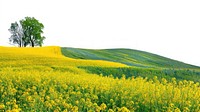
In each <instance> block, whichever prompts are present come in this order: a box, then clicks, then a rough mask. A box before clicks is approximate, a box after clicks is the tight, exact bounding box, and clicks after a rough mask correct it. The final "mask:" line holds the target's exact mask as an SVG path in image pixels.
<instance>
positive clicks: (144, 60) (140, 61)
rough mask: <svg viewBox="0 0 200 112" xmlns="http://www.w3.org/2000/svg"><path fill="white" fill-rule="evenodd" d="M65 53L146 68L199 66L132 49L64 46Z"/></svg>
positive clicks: (75, 56) (72, 56)
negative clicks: (93, 48) (95, 48)
mask: <svg viewBox="0 0 200 112" xmlns="http://www.w3.org/2000/svg"><path fill="white" fill-rule="evenodd" d="M61 50H62V53H63V55H65V56H67V57H71V58H75V59H92V60H107V61H113V62H119V63H123V64H126V65H129V66H136V67H144V68H155V67H159V68H161V67H162V68H199V67H197V66H194V65H189V64H186V63H183V62H179V61H176V60H172V59H169V58H165V57H162V56H159V55H156V54H152V53H148V52H144V51H138V50H132V49H102V50H92V49H79V48H67V47H63V48H62V49H61Z"/></svg>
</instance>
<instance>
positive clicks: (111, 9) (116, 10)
mask: <svg viewBox="0 0 200 112" xmlns="http://www.w3.org/2000/svg"><path fill="white" fill-rule="evenodd" d="M26 16H29V17H35V18H36V19H38V20H39V21H40V22H42V23H43V24H44V26H45V29H44V36H45V37H46V40H45V42H44V45H46V46H48V45H57V46H65V47H78V48H92V49H102V48H131V49H138V50H142V51H147V52H151V53H155V54H159V55H162V56H165V57H169V58H172V59H176V60H179V61H183V62H186V63H190V64H194V65H198V66H200V50H199V49H200V39H199V38H200V1H199V0H0V46H10V45H9V43H8V42H9V41H8V38H9V37H10V33H9V32H8V29H9V27H10V24H11V23H12V22H15V21H19V20H20V19H23V18H24V17H26Z"/></svg>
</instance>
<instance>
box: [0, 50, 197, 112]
mask: <svg viewBox="0 0 200 112" xmlns="http://www.w3.org/2000/svg"><path fill="white" fill-rule="evenodd" d="M80 66H81V67H88V66H90V67H94V68H95V67H96V68H100V67H105V68H102V70H103V71H107V72H110V69H107V70H106V68H111V69H112V68H114V69H113V70H112V71H113V72H112V73H113V74H115V73H116V74H117V73H118V72H115V71H116V69H115V68H128V67H127V65H124V64H120V63H115V62H108V61H100V60H99V61H96V60H83V59H72V58H69V57H65V56H63V55H62V54H61V48H60V47H42V48H15V47H0V112H1V111H2V112H30V111H34V112H107V111H108V112H133V111H135V112H149V111H151V112H155V111H159V112H166V111H170V112H171V111H176V112H180V111H183V112H189V111H192V112H198V111H200V105H199V102H200V86H199V83H196V82H193V81H186V80H183V81H177V80H176V78H173V79H172V80H171V81H168V80H166V79H164V78H161V79H160V80H159V79H158V78H157V77H153V78H152V79H150V80H148V79H147V78H142V77H137V78H134V77H129V79H126V78H125V77H124V76H122V77H120V78H113V77H112V76H102V75H97V74H94V73H87V72H86V71H85V70H83V69H82V68H79V67H80ZM143 69H146V68H143ZM139 70H141V68H140V69H139ZM95 71H96V69H95ZM125 73H128V69H127V72H125ZM144 73H145V74H146V73H148V72H144ZM155 73H158V74H159V72H155ZM184 73H185V72H184ZM125 75H126V74H125ZM130 75H131V74H130Z"/></svg>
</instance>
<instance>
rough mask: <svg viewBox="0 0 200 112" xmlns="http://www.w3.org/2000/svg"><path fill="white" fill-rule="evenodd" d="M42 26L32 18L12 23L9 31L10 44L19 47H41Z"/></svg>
mask: <svg viewBox="0 0 200 112" xmlns="http://www.w3.org/2000/svg"><path fill="white" fill-rule="evenodd" d="M43 29H44V25H43V24H42V23H40V22H39V21H38V20H37V19H35V18H34V17H25V19H22V20H20V24H18V23H17V22H15V23H12V24H11V27H10V29H9V31H10V32H11V34H12V35H11V37H10V39H9V40H10V42H12V43H13V44H18V45H19V46H20V47H26V46H27V45H30V46H32V47H35V46H42V44H43V41H44V39H45V37H44V36H42V35H41V34H42V33H43Z"/></svg>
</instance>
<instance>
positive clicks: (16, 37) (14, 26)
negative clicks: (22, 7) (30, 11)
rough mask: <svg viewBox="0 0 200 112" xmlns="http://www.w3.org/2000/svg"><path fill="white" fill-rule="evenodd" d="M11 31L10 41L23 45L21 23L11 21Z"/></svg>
mask: <svg viewBox="0 0 200 112" xmlns="http://www.w3.org/2000/svg"><path fill="white" fill-rule="evenodd" d="M9 31H10V33H11V37H10V38H9V41H10V42H11V43H13V44H17V45H18V46H19V47H23V30H22V27H21V25H20V24H18V23H17V22H15V23H11V26H10V29H9Z"/></svg>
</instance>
